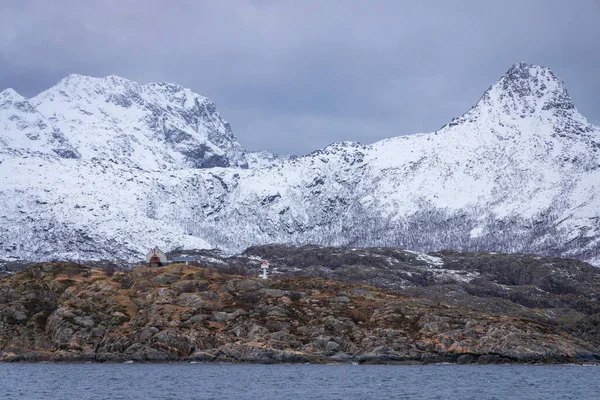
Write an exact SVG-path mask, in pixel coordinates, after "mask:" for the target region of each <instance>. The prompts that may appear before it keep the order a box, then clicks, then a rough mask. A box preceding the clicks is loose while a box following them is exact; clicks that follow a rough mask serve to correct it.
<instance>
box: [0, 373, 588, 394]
mask: <svg viewBox="0 0 600 400" xmlns="http://www.w3.org/2000/svg"><path fill="white" fill-rule="evenodd" d="M599 378H600V367H599V366H577V365H557V366H555V365H550V366H543V365H533V366H512V365H425V366H421V365H369V366H366V365H365V366H362V365H223V364H220V365H217V364H0V398H1V399H3V400H4V399H32V400H33V399H64V400H67V399H235V400H240V399H310V400H316V399H344V400H346V399H600V379H599Z"/></svg>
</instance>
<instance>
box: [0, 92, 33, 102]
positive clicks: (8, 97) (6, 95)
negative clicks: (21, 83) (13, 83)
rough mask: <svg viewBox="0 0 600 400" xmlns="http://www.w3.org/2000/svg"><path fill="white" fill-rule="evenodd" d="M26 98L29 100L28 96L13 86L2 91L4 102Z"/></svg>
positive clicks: (0, 94)
mask: <svg viewBox="0 0 600 400" xmlns="http://www.w3.org/2000/svg"><path fill="white" fill-rule="evenodd" d="M25 100H27V98H25V97H23V96H21V95H20V94H19V93H17V91H16V90H14V89H13V88H7V89H4V90H3V91H1V92H0V101H1V102H2V103H6V102H11V103H14V102H19V101H25Z"/></svg>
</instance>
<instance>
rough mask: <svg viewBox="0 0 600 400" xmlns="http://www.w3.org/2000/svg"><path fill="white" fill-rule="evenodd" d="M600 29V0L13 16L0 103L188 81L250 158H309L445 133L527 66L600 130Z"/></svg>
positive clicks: (72, 7)
mask: <svg viewBox="0 0 600 400" xmlns="http://www.w3.org/2000/svg"><path fill="white" fill-rule="evenodd" d="M599 17H600V4H599V3H598V2H597V1H594V0H589V1H588V0H580V1H577V2H572V3H568V2H563V1H558V0H552V1H543V0H539V1H534V0H524V1H517V0H510V1H503V2H494V3H492V2H480V1H474V0H473V1H471V0H469V1H461V2H448V1H419V2H405V1H383V0H381V1H372V2H371V1H369V2H367V1H359V0H355V1H341V0H328V1H317V0H314V1H313V0H306V1H283V0H282V1H243V0H228V1H223V2H208V1H184V0H179V1H176V2H172V1H159V0H155V1H142V0H128V1H115V0H107V1H91V0H90V1H85V2H82V1H75V0H63V1H56V2H52V3H51V2H46V1H43V0H39V1H21V2H2V3H1V4H0V62H1V63H2V68H1V69H0V90H1V89H4V88H6V87H13V88H14V89H16V90H17V91H19V92H20V93H22V94H23V95H26V96H31V95H34V94H36V93H37V92H39V91H41V90H44V89H46V88H48V87H50V86H51V85H53V84H54V83H55V82H56V81H57V80H59V79H60V78H61V77H62V76H64V75H66V74H68V73H71V72H78V73H82V74H89V75H95V76H104V75H108V74H118V75H122V76H125V77H127V78H130V79H134V80H137V81H140V82H150V81H171V82H176V83H179V84H181V85H184V86H187V87H190V88H191V89H192V90H194V91H196V92H198V93H201V94H203V95H206V96H209V97H211V98H212V99H213V100H215V102H216V103H217V106H218V108H219V110H220V111H221V113H222V115H223V116H224V117H225V118H226V119H228V120H229V121H230V122H231V124H232V126H233V128H234V132H235V133H236V135H237V136H238V138H239V140H240V142H241V143H242V144H243V145H244V146H246V147H248V148H250V149H265V148H266V149H270V150H273V151H276V152H282V153H296V154H298V153H306V152H310V151H312V150H315V149H316V148H318V147H322V146H324V145H326V144H329V143H331V142H333V141H339V140H357V141H360V142H363V143H370V142H374V141H376V140H379V139H381V138H385V137H391V136H396V135H403V134H409V133H414V132H424V131H433V130H435V129H437V128H439V127H440V126H441V125H443V124H444V123H446V122H447V121H448V120H450V119H451V118H452V117H454V116H456V115H459V114H461V113H462V112H464V111H466V110H467V109H468V108H469V107H470V106H471V105H472V104H473V103H474V102H476V101H477V100H478V98H479V96H480V95H481V94H482V93H483V91H484V90H485V89H486V88H487V87H488V86H489V85H490V84H492V83H493V82H494V81H495V80H496V79H498V77H499V76H500V75H501V74H502V73H503V72H504V71H505V70H506V69H508V68H509V67H510V65H511V64H513V63H515V62H519V61H527V62H531V63H537V64H542V65H547V66H549V67H551V68H552V69H553V70H554V71H555V72H556V73H557V74H558V75H559V76H561V77H562V78H563V79H564V80H565V82H566V84H567V87H568V88H569V90H570V92H571V94H572V96H573V98H574V100H575V102H576V104H577V105H578V108H579V109H580V111H581V112H582V113H583V114H584V115H586V116H587V117H588V118H589V119H590V120H591V121H592V122H594V123H600V96H599V95H598V92H599V89H600V75H599V74H598V73H597V66H598V65H599V63H600V45H599V44H598V40H597V38H598V37H600V26H599V25H600V24H598V23H597V22H598V20H599Z"/></svg>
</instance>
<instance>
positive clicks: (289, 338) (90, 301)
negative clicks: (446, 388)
mask: <svg viewBox="0 0 600 400" xmlns="http://www.w3.org/2000/svg"><path fill="white" fill-rule="evenodd" d="M165 277H167V278H168V279H167V278H165ZM163 278H164V279H163ZM596 336H597V335H596ZM0 360H3V361H18V360H28V361H36V360H37V361H40V360H54V361H84V360H85V361H124V360H135V361H192V360H196V361H220V362H255V363H280V362H335V361H338V362H350V361H353V362H362V363H382V362H385V363H391V362H441V361H451V362H481V363H495V362H587V361H590V362H594V361H598V360H600V354H598V349H597V347H596V345H594V344H592V343H591V341H590V340H586V339H584V338H583V337H580V336H578V335H576V334H574V333H572V332H567V331H566V330H564V329H560V328H559V327H556V326H551V325H548V324H542V323H540V322H536V321H534V320H531V319H527V318H522V317H511V316H508V315H498V314H495V313H489V312H479V311H475V310H473V309H467V308H463V307H456V306H448V305H444V304H441V303H440V302H437V301H432V300H428V299H425V298H417V297H409V296H405V295H402V294H399V293H396V292H392V291H387V290H382V289H379V288H376V287H374V286H367V285H356V284H350V283H344V282H339V281H330V280H324V279H319V278H311V277H295V278H285V277H284V278H276V279H270V280H258V279H256V278H247V277H241V276H237V275H227V274H222V273H218V272H216V271H215V270H210V269H206V268H198V267H192V266H184V265H172V266H169V267H161V268H147V267H136V268H133V269H132V270H129V271H119V272H115V273H113V272H111V271H106V270H104V269H97V268H89V267H85V266H82V265H78V264H72V263H45V264H38V265H35V266H32V267H30V268H28V269H26V270H24V271H21V272H18V273H16V274H13V275H10V276H5V277H2V278H0Z"/></svg>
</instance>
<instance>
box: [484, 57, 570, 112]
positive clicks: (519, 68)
mask: <svg viewBox="0 0 600 400" xmlns="http://www.w3.org/2000/svg"><path fill="white" fill-rule="evenodd" d="M481 102H483V103H484V104H489V105H493V106H495V107H497V108H498V109H499V110H502V111H504V112H505V113H507V114H518V115H521V116H523V115H527V114H535V113H538V112H541V111H551V112H554V113H556V112H559V113H564V111H567V110H572V109H574V108H575V104H574V103H573V100H571V97H570V96H569V93H568V92H567V88H566V87H565V85H564V83H563V82H562V80H560V78H558V77H557V76H556V75H555V74H554V73H553V72H552V71H551V70H550V69H549V68H547V67H542V66H539V65H533V64H527V63H523V62H521V63H518V64H515V65H513V66H512V67H510V69H509V70H508V71H506V73H505V74H504V75H502V77H500V80H498V82H496V83H495V84H494V85H492V86H491V87H490V88H489V89H488V90H487V91H486V93H485V94H484V95H483V97H482V99H481V101H480V103H481Z"/></svg>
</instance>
